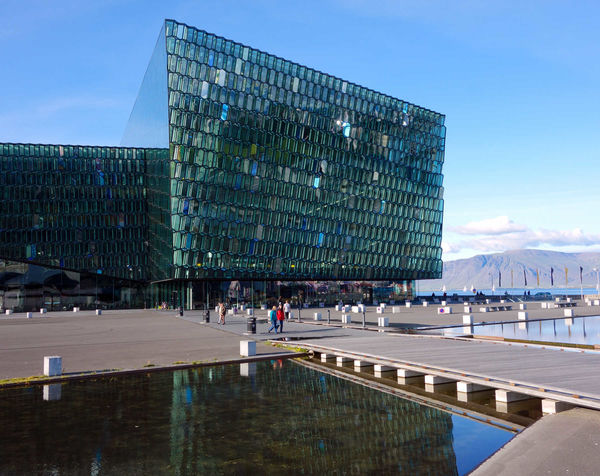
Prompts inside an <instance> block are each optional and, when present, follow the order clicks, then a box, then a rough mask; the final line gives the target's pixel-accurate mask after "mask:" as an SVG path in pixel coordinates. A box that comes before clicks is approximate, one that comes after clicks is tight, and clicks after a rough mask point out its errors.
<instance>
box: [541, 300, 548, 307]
mask: <svg viewBox="0 0 600 476" xmlns="http://www.w3.org/2000/svg"><path fill="white" fill-rule="evenodd" d="M540 306H541V308H542V309H548V303H547V302H543V303H541V304H540Z"/></svg>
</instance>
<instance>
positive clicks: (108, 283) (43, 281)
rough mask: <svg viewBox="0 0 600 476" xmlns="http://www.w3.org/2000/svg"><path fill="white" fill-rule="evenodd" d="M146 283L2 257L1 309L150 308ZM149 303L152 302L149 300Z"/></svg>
mask: <svg viewBox="0 0 600 476" xmlns="http://www.w3.org/2000/svg"><path fill="white" fill-rule="evenodd" d="M146 305H147V303H146V286H145V284H144V283H140V282H136V281H131V280H128V279H120V278H115V277H110V276H105V275H100V274H89V273H78V272H75V271H68V270H65V269H60V268H51V267H47V266H39V265H35V264H30V263H22V262H17V261H9V260H2V259H0V310H2V311H3V310H5V309H11V310H13V311H15V312H24V311H37V310H39V309H40V308H42V307H45V308H46V309H48V310H49V311H64V310H71V309H73V307H79V308H81V309H126V308H142V307H146ZM148 305H149V302H148Z"/></svg>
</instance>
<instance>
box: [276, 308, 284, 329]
mask: <svg viewBox="0 0 600 476" xmlns="http://www.w3.org/2000/svg"><path fill="white" fill-rule="evenodd" d="M284 319H285V314H284V313H283V306H282V305H281V304H280V305H279V307H278V308H277V321H278V322H279V333H280V334H282V333H283V321H284ZM275 332H276V333H277V331H275Z"/></svg>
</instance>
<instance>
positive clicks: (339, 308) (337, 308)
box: [335, 304, 341, 312]
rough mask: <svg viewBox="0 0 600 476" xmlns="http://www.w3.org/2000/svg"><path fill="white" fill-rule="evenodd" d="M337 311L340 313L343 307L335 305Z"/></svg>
mask: <svg viewBox="0 0 600 476" xmlns="http://www.w3.org/2000/svg"><path fill="white" fill-rule="evenodd" d="M335 310H336V311H338V312H339V311H341V306H340V305H339V304H336V305H335Z"/></svg>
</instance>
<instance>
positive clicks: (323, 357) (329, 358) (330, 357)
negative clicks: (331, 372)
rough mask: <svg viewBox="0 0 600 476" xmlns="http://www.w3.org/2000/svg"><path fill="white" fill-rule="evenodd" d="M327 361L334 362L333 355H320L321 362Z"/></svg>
mask: <svg viewBox="0 0 600 476" xmlns="http://www.w3.org/2000/svg"><path fill="white" fill-rule="evenodd" d="M328 360H335V355H333V354H321V362H327V361H328Z"/></svg>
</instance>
